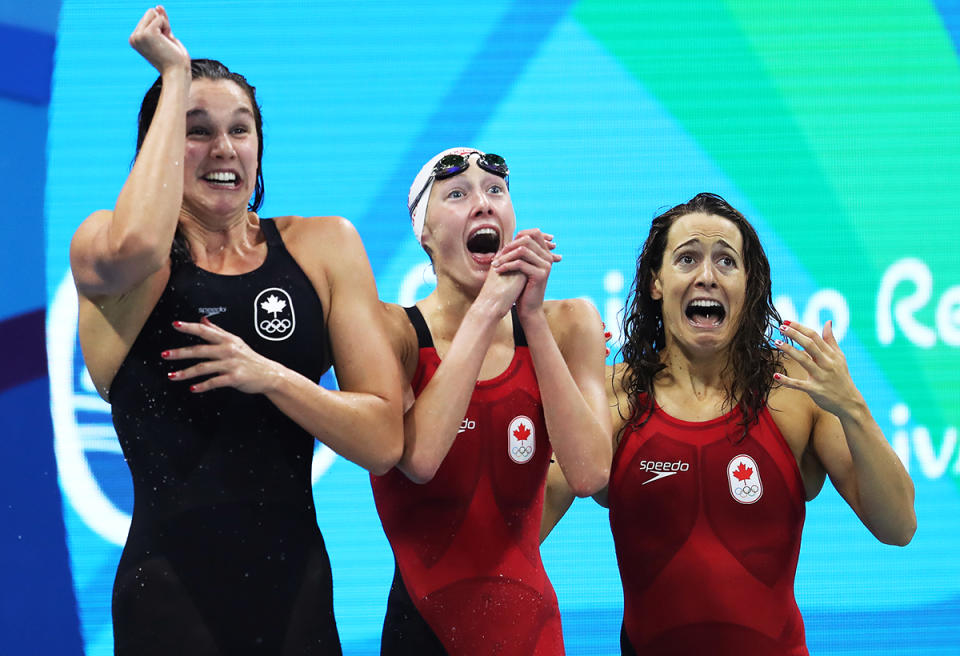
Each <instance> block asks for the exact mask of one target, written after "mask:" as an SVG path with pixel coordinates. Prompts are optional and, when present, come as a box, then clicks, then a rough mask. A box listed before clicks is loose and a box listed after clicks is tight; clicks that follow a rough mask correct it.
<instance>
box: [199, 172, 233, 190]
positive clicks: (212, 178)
mask: <svg viewBox="0 0 960 656" xmlns="http://www.w3.org/2000/svg"><path fill="white" fill-rule="evenodd" d="M203 179H204V181H205V182H207V183H208V184H211V185H213V186H214V187H223V188H224V189H236V188H237V187H239V186H240V177H239V176H238V175H237V174H236V173H234V172H232V171H212V172H210V173H207V174H206V175H205V176H203Z"/></svg>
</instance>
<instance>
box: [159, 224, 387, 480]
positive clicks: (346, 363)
mask: <svg viewBox="0 0 960 656" xmlns="http://www.w3.org/2000/svg"><path fill="white" fill-rule="evenodd" d="M324 223H325V224H326V225H324V226H323V229H322V230H310V231H309V233H308V235H307V236H306V237H303V236H301V237H302V238H305V239H307V240H308V246H309V247H310V248H309V249H308V250H311V251H313V252H314V253H316V257H317V261H319V262H323V263H324V264H323V265H324V266H325V267H326V270H327V272H328V280H329V286H330V302H329V320H328V330H329V332H330V341H331V343H332V345H333V357H334V362H335V367H336V372H337V381H338V383H339V386H340V390H339V391H331V390H327V389H324V388H322V387H320V386H319V385H317V384H316V383H315V382H314V381H311V380H309V379H308V378H305V377H304V376H302V375H300V374H298V373H296V372H294V371H292V370H290V369H288V368H287V367H284V366H283V365H281V364H279V363H277V362H274V361H272V360H269V359H267V358H265V357H263V356H261V355H259V354H258V353H256V352H255V351H253V350H252V349H251V348H250V347H249V346H247V345H246V344H245V343H244V342H243V341H242V340H241V339H240V338H239V337H236V336H234V335H232V334H230V333H228V332H226V331H225V330H223V329H221V328H218V327H216V326H214V325H213V324H212V323H210V322H209V321H204V322H203V323H183V324H180V325H179V326H178V327H177V328H178V330H180V331H181V332H185V333H189V334H192V335H197V336H199V337H202V338H203V339H205V340H206V341H207V342H209V343H208V344H202V345H198V346H189V347H184V348H180V349H175V350H172V351H169V352H168V355H167V356H166V357H167V358H168V359H170V360H180V359H188V358H203V359H205V361H204V362H201V363H199V364H196V365H194V366H192V367H189V368H188V369H185V370H183V371H180V372H176V373H175V375H174V376H173V379H174V380H176V381H182V380H190V379H193V378H196V377H198V376H206V375H211V374H215V376H214V377H213V378H210V379H208V380H206V381H204V382H202V383H199V384H197V385H195V386H193V387H192V388H191V389H192V390H193V391H195V392H198V393H199V392H204V391H207V390H210V389H215V388H217V387H225V386H229V387H234V388H236V389H239V390H240V391H242V392H247V393H250V394H265V395H266V396H267V398H269V399H270V401H272V402H273V403H274V405H276V406H277V408H279V409H280V410H281V411H282V412H283V413H284V414H286V415H287V416H288V417H290V418H291V419H293V420H294V421H295V422H297V424H299V425H300V426H301V427H302V428H303V429H304V430H306V431H308V432H309V433H310V434H312V435H314V436H315V437H316V438H317V439H319V440H320V441H322V442H323V443H324V444H326V445H327V446H329V447H330V448H331V449H333V450H334V451H336V452H337V453H339V454H340V455H342V456H343V457H345V458H347V459H348V460H351V461H353V462H355V463H357V464H358V465H360V466H361V467H363V468H365V469H368V470H369V471H371V472H373V473H374V474H384V473H386V472H387V471H389V470H390V468H391V467H393V466H394V465H395V464H396V462H397V460H398V459H399V458H400V454H401V450H402V448H403V444H402V436H403V434H402V432H401V416H402V394H401V378H402V376H401V372H400V366H399V363H398V362H397V360H396V358H395V357H394V354H393V352H392V350H391V349H390V345H389V342H388V340H387V335H386V331H385V330H384V327H383V321H382V311H381V306H380V302H379V300H378V299H377V292H376V287H375V285H374V281H373V273H372V271H371V270H370V265H369V262H368V261H367V256H366V252H365V251H364V249H363V245H362V244H361V243H360V237H359V235H357V233H356V231H355V230H354V229H353V226H351V225H350V224H349V222H347V221H346V220H344V219H339V218H336V219H325V220H324Z"/></svg>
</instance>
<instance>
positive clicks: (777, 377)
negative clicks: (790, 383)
mask: <svg viewBox="0 0 960 656" xmlns="http://www.w3.org/2000/svg"><path fill="white" fill-rule="evenodd" d="M773 378H774V380H780V379H781V378H783V376H781V375H780V374H773Z"/></svg>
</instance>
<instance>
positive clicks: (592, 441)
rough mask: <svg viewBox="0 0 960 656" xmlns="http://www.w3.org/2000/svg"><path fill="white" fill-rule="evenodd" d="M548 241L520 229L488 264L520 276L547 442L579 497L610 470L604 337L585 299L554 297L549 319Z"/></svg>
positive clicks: (523, 315)
mask: <svg viewBox="0 0 960 656" xmlns="http://www.w3.org/2000/svg"><path fill="white" fill-rule="evenodd" d="M548 243H552V239H551V238H550V237H549V235H544V234H543V233H541V232H540V231H539V230H524V231H521V232H520V233H519V234H518V235H517V238H516V239H514V240H513V241H512V242H511V243H510V244H508V245H507V246H506V247H505V248H504V249H503V251H502V252H501V253H500V254H498V255H497V257H496V259H495V260H494V266H495V267H496V268H497V270H498V271H520V272H522V273H524V274H525V275H526V277H527V284H526V286H525V288H524V291H523V294H522V295H521V297H520V299H519V301H518V303H517V309H518V314H519V315H520V322H521V323H522V324H523V330H524V332H525V333H526V336H527V345H528V347H529V349H530V356H531V358H532V359H533V366H534V369H535V370H536V373H537V385H538V386H539V388H540V395H541V397H542V399H543V413H544V418H545V419H546V424H547V432H548V433H549V435H550V444H551V446H552V447H553V451H554V453H555V454H556V459H557V462H559V463H560V468H561V469H562V470H563V474H564V476H565V477H566V479H567V482H568V483H569V484H570V489H571V490H572V491H573V493H574V494H576V495H577V496H581V497H583V496H589V495H591V494H594V493H595V492H597V491H598V490H600V489H602V488H603V487H604V486H606V484H607V479H608V478H609V475H610V460H611V457H612V455H611V449H610V418H609V413H608V410H607V397H606V393H605V390H604V359H605V354H606V343H605V340H604V336H603V327H602V326H603V323H602V322H601V320H600V316H599V315H598V314H597V311H596V310H595V309H594V308H593V306H591V305H590V304H589V303H588V302H587V301H583V300H576V299H575V300H565V301H557V302H556V303H554V304H552V305H551V308H550V309H551V311H550V312H549V317H550V318H549V321H548V313H547V312H546V311H545V309H544V304H543V296H544V292H545V289H546V283H547V278H548V277H549V274H550V269H551V267H552V264H553V263H554V262H555V261H558V260H559V256H557V255H554V254H552V253H551V252H550V250H549V246H548ZM555 335H556V336H557V337H555ZM558 338H559V339H558ZM558 341H560V342H561V343H562V347H561V345H560V344H558ZM561 348H562V350H561Z"/></svg>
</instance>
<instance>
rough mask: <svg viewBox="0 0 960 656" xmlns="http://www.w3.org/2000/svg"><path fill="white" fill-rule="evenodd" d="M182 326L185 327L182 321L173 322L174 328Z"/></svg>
mask: <svg viewBox="0 0 960 656" xmlns="http://www.w3.org/2000/svg"><path fill="white" fill-rule="evenodd" d="M182 325H183V322H182V321H174V322H173V327H174V328H179V327H180V326H182Z"/></svg>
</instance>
